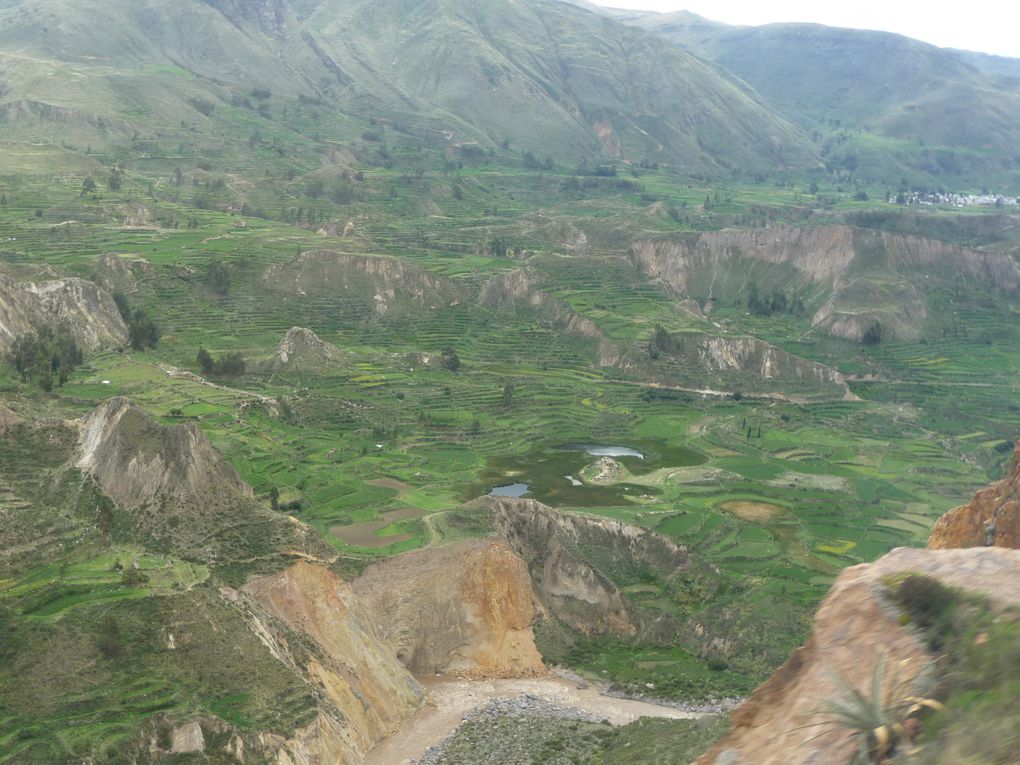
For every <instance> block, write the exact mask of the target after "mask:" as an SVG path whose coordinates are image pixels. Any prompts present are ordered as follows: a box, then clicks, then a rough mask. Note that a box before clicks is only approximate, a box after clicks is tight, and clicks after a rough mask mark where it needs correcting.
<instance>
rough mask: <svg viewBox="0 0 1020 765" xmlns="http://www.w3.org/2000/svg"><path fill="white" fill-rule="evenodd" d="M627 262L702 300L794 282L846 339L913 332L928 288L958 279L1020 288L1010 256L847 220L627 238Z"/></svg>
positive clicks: (823, 321) (822, 324)
mask: <svg viewBox="0 0 1020 765" xmlns="http://www.w3.org/2000/svg"><path fill="white" fill-rule="evenodd" d="M631 259H632V261H633V262H634V264H635V266H636V267H637V268H638V269H639V270H640V271H642V272H643V273H645V274H647V275H648V276H651V277H653V278H654V279H656V280H657V281H659V282H661V283H662V284H663V285H664V286H665V287H666V288H667V289H669V290H670V291H671V292H673V293H674V294H677V295H680V296H683V297H691V298H694V299H696V300H698V301H699V302H701V303H706V302H708V301H710V300H712V299H714V298H717V297H727V298H729V299H731V300H732V299H743V298H744V297H745V295H744V293H745V292H746V290H747V288H748V284H747V283H748V281H749V280H750V279H757V280H758V282H759V284H758V286H759V287H764V288H766V290H771V289H775V288H780V289H784V290H785V289H789V288H790V287H793V288H794V289H795V290H799V291H801V292H802V293H803V294H805V295H807V297H808V298H809V300H808V302H809V303H811V302H813V303H815V305H816V306H819V307H817V309H816V311H815V313H814V315H813V317H812V323H813V324H814V326H816V327H818V328H819V329H821V330H823V331H825V332H827V333H829V334H831V335H835V336H837V337H844V338H848V339H851V340H861V339H862V338H863V337H864V335H865V334H866V333H867V332H868V331H869V329H871V328H872V327H873V326H874V325H876V324H878V325H880V326H881V328H882V330H883V333H884V336H885V337H886V338H887V339H888V338H894V337H895V338H898V339H906V340H910V339H916V338H917V337H918V336H919V335H920V331H921V326H922V323H923V322H924V320H925V318H926V316H927V309H926V293H927V290H930V289H935V288H937V287H939V286H943V285H946V284H951V283H952V282H953V281H954V280H957V279H961V278H962V279H965V280H967V281H969V282H971V283H972V284H974V285H976V286H978V287H980V288H982V289H990V290H996V291H1000V292H1005V293H1009V294H1015V293H1016V292H1017V291H1018V290H1020V267H1018V266H1017V264H1016V262H1015V261H1014V260H1012V259H1011V258H1010V257H1009V256H1007V255H1004V254H1000V253H986V252H979V251H977V250H968V249H965V248H962V247H957V246H955V245H951V244H946V243H944V242H938V241H935V240H931V239H925V238H922V237H916V236H906V235H903V234H893V233H889V232H882V231H871V230H865V229H858V228H853V227H851V226H845V225H836V226H817V227H813V228H795V227H791V226H782V227H778V228H773V229H752V230H727V231H717V232H705V233H701V234H692V235H686V236H677V237H672V238H670V239H668V240H659V241H651V240H645V241H640V242H637V243H635V244H634V245H633V247H632V249H631Z"/></svg>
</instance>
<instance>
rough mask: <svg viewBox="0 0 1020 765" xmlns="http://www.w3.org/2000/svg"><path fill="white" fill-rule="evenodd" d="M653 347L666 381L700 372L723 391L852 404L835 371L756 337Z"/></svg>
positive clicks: (681, 340) (694, 337) (675, 338)
mask: <svg viewBox="0 0 1020 765" xmlns="http://www.w3.org/2000/svg"><path fill="white" fill-rule="evenodd" d="M652 343H653V347H654V349H655V350H656V351H657V352H658V353H659V357H660V362H659V364H658V367H659V368H660V369H662V370H664V371H665V373H666V374H665V375H664V376H667V377H679V376H681V375H683V374H685V373H686V372H687V370H689V369H690V368H691V366H697V367H699V368H700V369H702V370H704V372H706V373H707V379H708V380H709V381H710V384H713V385H716V386H719V387H723V388H732V389H735V390H742V389H747V388H753V389H755V390H764V391H768V390H773V389H778V390H782V391H784V392H789V393H790V394H823V395H826V394H827V395H830V396H837V397H840V398H844V399H852V398H853V394H852V393H851V392H850V388H849V387H848V386H847V383H846V379H845V378H844V377H843V375H841V374H840V373H839V372H838V371H836V370H835V369H833V368H832V367H827V366H825V365H824V364H818V363H816V362H814V361H808V360H807V359H802V358H800V357H799V356H794V355H793V354H792V353H787V352H786V351H784V350H782V349H780V348H777V347H775V346H774V345H770V344H769V343H766V342H764V341H763V340H759V339H757V338H754V337H719V336H713V335H706V334H704V333H701V332H682V333H677V334H668V333H664V332H660V333H658V334H656V336H655V339H654V340H653V341H652ZM671 367H677V370H676V375H672V374H669V370H670V368H671ZM705 377H706V376H705V375H702V378H703V379H704V378H705Z"/></svg>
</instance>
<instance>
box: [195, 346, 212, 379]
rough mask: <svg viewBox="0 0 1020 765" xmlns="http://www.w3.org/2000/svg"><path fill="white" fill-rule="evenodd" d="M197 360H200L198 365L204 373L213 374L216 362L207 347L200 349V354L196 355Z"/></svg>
mask: <svg viewBox="0 0 1020 765" xmlns="http://www.w3.org/2000/svg"><path fill="white" fill-rule="evenodd" d="M195 360H196V361H197V362H198V367H199V369H201V370H202V374H204V375H211V374H212V373H213V370H214V369H215V368H216V362H215V361H214V360H213V357H212V354H211V353H209V351H207V350H206V349H205V348H199V349H198V355H197V356H196V357H195Z"/></svg>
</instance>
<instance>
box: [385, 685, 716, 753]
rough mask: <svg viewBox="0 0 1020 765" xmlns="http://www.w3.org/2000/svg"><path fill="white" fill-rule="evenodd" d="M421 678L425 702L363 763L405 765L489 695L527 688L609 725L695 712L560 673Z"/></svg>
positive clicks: (520, 692) (512, 694) (512, 695)
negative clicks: (602, 689) (616, 694)
mask: <svg viewBox="0 0 1020 765" xmlns="http://www.w3.org/2000/svg"><path fill="white" fill-rule="evenodd" d="M420 682H421V683H422V685H423V686H424V687H425V690H426V691H427V692H428V703H427V704H426V705H425V707H424V708H422V709H421V710H420V711H419V712H418V714H416V715H415V716H414V717H413V718H412V719H411V720H409V721H408V722H407V723H406V724H405V725H404V726H403V727H402V728H401V729H400V730H399V731H397V732H396V733H394V734H393V735H392V736H390V737H389V738H387V739H385V740H383V742H382V743H381V744H379V746H377V747H376V748H375V749H373V750H372V751H371V752H369V754H368V758H367V759H366V760H365V765H408V763H411V762H414V761H416V760H418V759H419V758H421V756H422V755H423V754H424V753H425V750H426V749H428V748H429V747H431V746H435V745H436V744H438V743H440V742H441V741H443V740H444V739H445V738H446V737H447V736H449V735H450V734H451V733H453V731H454V730H455V729H456V728H457V726H458V725H460V723H461V721H463V719H464V718H465V717H466V716H467V715H468V714H470V713H471V712H473V711H474V710H476V709H478V708H480V707H482V706H484V705H485V704H487V703H488V702H489V701H490V700H492V699H498V698H515V697H517V696H521V695H523V694H525V693H530V694H532V695H534V696H538V697H540V698H543V699H547V700H548V701H551V702H552V703H554V704H557V705H559V706H566V707H574V708H576V709H580V710H581V711H583V712H587V713H588V714H592V715H595V716H596V717H602V718H605V719H607V720H609V722H611V723H612V724H613V725H626V724H627V723H631V722H634V721H635V720H637V719H638V718H639V717H666V718H669V719H672V720H681V719H687V718H691V717H698V716H699V715H698V714H697V713H694V712H685V711H683V710H680V709H673V708H672V707H662V706H659V705H658V704H648V703H646V702H643V701H631V700H628V699H614V698H611V697H609V696H603V695H602V694H600V693H599V692H598V690H597V689H596V688H592V687H588V688H584V689H581V688H578V687H577V683H575V682H572V681H570V680H564V679H562V678H558V677H542V678H529V679H525V680H465V679H462V678H457V677H429V678H425V679H423V680H420Z"/></svg>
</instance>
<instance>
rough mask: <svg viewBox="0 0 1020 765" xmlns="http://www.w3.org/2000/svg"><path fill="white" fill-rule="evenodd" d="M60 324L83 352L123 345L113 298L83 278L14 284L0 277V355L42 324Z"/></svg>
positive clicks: (121, 324) (123, 332) (124, 331)
mask: <svg viewBox="0 0 1020 765" xmlns="http://www.w3.org/2000/svg"><path fill="white" fill-rule="evenodd" d="M53 324H62V325H63V326H65V327H67V328H68V330H69V331H70V332H71V335H72V336H73V337H74V339H75V342H76V343H78V345H79V346H80V347H81V348H82V349H83V350H86V351H95V350H97V349H98V348H102V347H123V346H124V345H126V344H127V339H128V336H127V326H125V324H124V320H123V319H122V318H121V315H120V311H119V310H118V309H117V304H116V303H114V302H113V297H112V296H111V295H110V293H109V292H107V291H106V290H105V289H103V288H102V287H99V286H98V285H96V284H94V283H93V282H90V281H87V280H85V279H78V278H67V279H55V280H52V281H45V282H18V281H15V280H14V279H12V278H10V277H9V276H6V275H4V274H0V352H6V351H8V350H10V348H11V345H12V344H13V342H14V340H15V339H17V338H18V337H19V336H21V335H23V334H26V333H28V332H31V331H33V330H34V329H36V328H38V327H40V326H43V325H53Z"/></svg>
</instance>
